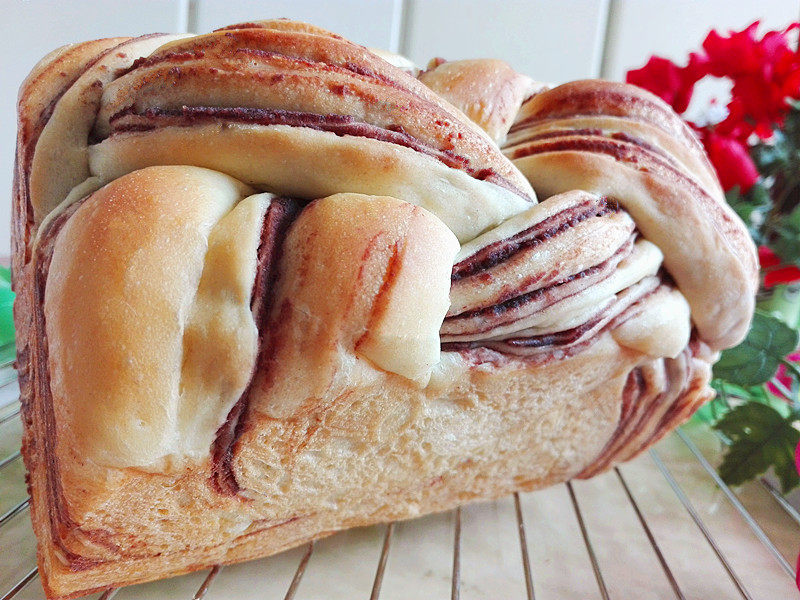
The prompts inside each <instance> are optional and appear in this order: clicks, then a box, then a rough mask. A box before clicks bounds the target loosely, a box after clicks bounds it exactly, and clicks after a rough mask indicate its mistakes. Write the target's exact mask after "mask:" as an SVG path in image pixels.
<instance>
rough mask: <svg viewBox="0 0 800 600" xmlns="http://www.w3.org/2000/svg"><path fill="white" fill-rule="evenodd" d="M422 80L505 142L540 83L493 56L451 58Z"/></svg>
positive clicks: (430, 71)
mask: <svg viewBox="0 0 800 600" xmlns="http://www.w3.org/2000/svg"><path fill="white" fill-rule="evenodd" d="M419 80H420V81H421V82H422V83H424V84H425V85H427V86H428V87H429V88H431V89H432V90H433V91H434V92H436V93H437V94H439V95H440V96H441V97H442V98H444V99H445V100H447V101H448V102H450V103H451V104H452V105H453V106H456V107H457V108H459V109H461V111H462V112H463V113H464V114H465V115H467V116H468V117H469V118H470V119H471V120H472V121H474V122H475V123H477V124H478V125H480V126H481V128H482V129H483V130H484V131H486V133H488V134H489V137H491V138H492V139H493V140H494V141H495V142H497V143H498V144H502V142H503V140H504V139H505V137H506V134H507V133H508V130H509V128H510V127H511V125H512V123H513V122H514V119H515V117H516V116H517V113H519V109H520V106H522V102H523V101H524V100H526V99H528V98H529V97H531V96H532V95H533V93H534V92H535V91H536V90H537V89H538V88H539V86H540V85H541V84H537V83H536V82H534V81H533V80H532V79H531V78H530V77H527V76H526V75H522V74H520V73H517V72H516V71H514V70H513V69H512V68H511V67H510V66H509V65H508V63H506V62H504V61H502V60H494V59H488V58H487V59H474V60H457V61H448V62H443V63H440V64H438V65H436V66H435V67H434V68H431V69H428V70H427V71H424V72H422V73H420V75H419Z"/></svg>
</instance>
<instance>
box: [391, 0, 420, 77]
mask: <svg viewBox="0 0 800 600" xmlns="http://www.w3.org/2000/svg"><path fill="white" fill-rule="evenodd" d="M414 2H415V0H404V1H402V10H401V11H400V30H399V34H400V39H399V40H398V48H397V52H398V53H399V54H402V55H403V56H408V54H409V48H410V47H411V23H413V22H414V20H413V16H414ZM421 66H424V65H421Z"/></svg>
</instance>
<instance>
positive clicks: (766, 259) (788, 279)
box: [758, 246, 800, 373]
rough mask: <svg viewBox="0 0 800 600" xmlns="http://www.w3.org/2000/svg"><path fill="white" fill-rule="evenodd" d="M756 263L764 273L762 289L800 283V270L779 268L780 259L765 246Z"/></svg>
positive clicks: (760, 251) (759, 252) (786, 267)
mask: <svg viewBox="0 0 800 600" xmlns="http://www.w3.org/2000/svg"><path fill="white" fill-rule="evenodd" d="M758 262H759V264H760V265H761V270H762V271H763V272H764V287H767V288H771V287H772V286H775V285H778V284H782V283H785V284H788V283H797V282H798V281H800V269H798V268H797V267H795V266H794V265H785V266H780V264H781V259H780V257H779V256H778V255H777V254H775V253H774V252H773V251H772V250H770V249H769V248H767V247H766V246H759V247H758ZM774 267H778V268H777V269H776V268H774ZM793 356H794V355H793ZM790 360H798V361H800V354H798V355H796V356H795V358H790ZM780 369H783V366H782V365H781V367H780V368H779V369H778V372H779V373H780Z"/></svg>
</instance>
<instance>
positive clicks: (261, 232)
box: [13, 20, 757, 598]
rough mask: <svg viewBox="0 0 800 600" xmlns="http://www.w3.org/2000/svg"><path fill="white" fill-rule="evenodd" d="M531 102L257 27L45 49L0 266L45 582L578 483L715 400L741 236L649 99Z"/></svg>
mask: <svg viewBox="0 0 800 600" xmlns="http://www.w3.org/2000/svg"><path fill="white" fill-rule="evenodd" d="M384 56H385V55H384ZM388 58H389V59H390V60H392V62H396V63H397V64H400V65H401V67H402V66H403V65H404V63H402V61H399V60H393V59H392V57H388ZM547 88H548V86H545V85H542V84H537V83H535V82H533V81H532V80H530V79H528V78H527V77H524V76H521V75H519V74H516V73H514V72H513V71H511V70H510V68H508V66H507V65H505V64H504V63H500V62H498V61H464V62H456V63H440V62H437V63H435V64H434V65H432V68H431V69H429V70H428V71H425V72H423V73H421V74H420V77H419V79H415V78H414V77H413V76H412V75H411V74H410V69H408V68H399V67H395V66H393V65H392V64H390V63H389V62H387V61H386V60H384V59H383V58H379V56H378V55H377V54H375V53H372V52H370V51H369V50H367V49H365V48H363V47H361V46H358V45H355V44H352V43H350V42H348V41H346V40H344V39H342V38H340V37H339V36H336V35H334V34H331V33H329V32H326V31H323V30H320V29H317V28H315V27H312V26H309V25H305V24H301V23H293V22H290V21H281V20H279V21H267V22H259V23H247V24H241V25H236V26H232V27H228V28H225V29H223V30H220V31H217V32H214V33H212V34H208V35H201V36H194V37H185V36H184V37H181V36H172V37H169V36H146V37H143V38H136V39H106V40H99V41H95V42H87V43H84V44H78V45H75V46H70V47H66V48H62V49H60V50H57V51H56V52H54V53H52V54H50V55H49V56H47V57H45V59H43V61H42V62H41V63H40V64H39V65H38V66H37V67H36V68H35V69H34V71H33V73H32V74H31V75H30V77H29V78H28V79H27V80H26V82H25V84H24V85H23V88H22V90H21V92H20V104H19V136H18V154H17V168H16V177H15V199H14V224H13V235H14V257H13V261H14V262H13V267H14V287H15V290H16V291H17V294H18V300H17V304H16V306H15V319H16V325H17V347H18V349H19V358H18V368H19V373H20V384H21V392H22V402H23V415H24V423H25V436H24V445H23V453H24V457H25V463H26V465H27V468H28V470H29V473H30V479H29V481H30V491H31V496H32V516H33V522H34V528H35V531H36V534H37V536H38V539H39V564H40V570H41V573H42V576H43V581H44V584H45V588H46V590H47V593H48V596H49V597H51V598H71V597H75V596H76V595H79V594H82V593H86V592H88V591H90V590H100V589H104V588H107V587H109V586H117V585H122V584H127V583H132V582H137V581H144V580H148V579H154V578H159V577H163V576H167V575H173V574H177V573H182V572H186V571H189V570H194V569H200V568H203V567H205V566H208V565H212V564H217V563H226V562H235V561H240V560H246V559H250V558H255V557H259V556H265V555H268V554H272V553H275V552H279V551H281V550H283V549H286V548H289V547H292V546H296V545H298V544H301V543H303V542H307V541H309V540H313V539H316V538H319V537H321V536H325V535H328V534H330V533H332V532H334V531H336V530H340V529H343V528H347V527H353V526H358V525H365V524H370V523H376V522H381V521H388V520H393V519H404V518H409V517H413V516H416V515H419V514H422V513H427V512H431V511H437V510H444V509H447V508H450V507H453V506H456V505H458V504H462V503H464V502H468V501H472V500H478V499H486V498H493V497H498V496H501V495H504V494H508V493H510V492H512V491H515V490H532V489H536V488H539V487H543V486H546V485H550V484H553V483H556V482H561V481H564V480H567V479H569V478H572V477H587V476H590V475H592V474H594V473H597V472H599V471H602V470H604V469H607V468H608V467H609V466H611V465H613V464H614V463H616V462H618V461H621V460H625V459H628V458H630V457H632V456H634V455H635V454H637V453H638V452H640V451H642V450H643V449H644V448H646V447H648V446H649V445H650V444H652V443H654V442H655V441H656V440H657V439H659V437H660V436H662V435H663V434H664V433H665V432H667V431H669V430H670V428H672V427H674V426H675V425H676V424H677V423H680V422H681V421H683V420H684V419H686V418H687V417H688V416H689V415H690V414H691V413H692V412H693V411H694V410H695V409H696V408H697V407H698V406H699V405H700V404H701V403H702V402H704V401H705V400H707V399H708V398H709V397H710V395H711V392H710V390H709V388H708V386H707V383H708V380H709V376H710V366H711V364H712V363H713V361H714V360H715V358H716V356H717V352H718V351H719V350H721V349H722V348H725V347H729V346H731V345H733V344H736V343H737V342H738V341H739V340H740V339H741V338H742V337H743V336H744V334H745V332H746V330H747V327H748V323H749V320H750V317H751V315H752V310H753V295H754V291H755V287H756V274H757V266H756V258H755V251H754V248H753V245H752V243H751V242H750V239H749V237H748V234H747V232H746V230H745V229H744V227H743V225H742V224H741V222H740V221H739V220H738V219H737V217H736V216H735V215H734V214H733V212H732V211H731V210H730V208H729V207H728V206H727V205H726V204H725V202H724V199H723V196H722V193H721V190H720V187H719V184H718V183H717V181H716V178H715V175H714V173H713V170H712V168H711V167H710V165H709V163H708V161H707V160H706V158H705V156H704V154H703V152H702V149H701V147H700V146H699V145H698V144H697V141H696V140H695V139H694V137H693V135H692V133H691V132H690V131H689V130H687V129H686V127H685V126H684V125H683V124H682V122H681V121H680V119H679V118H678V117H677V116H676V115H674V114H673V113H672V112H670V109H669V108H668V107H666V106H665V105H664V104H663V103H662V102H660V101H659V100H658V99H656V98H655V97H653V96H651V95H650V94H647V93H646V92H643V91H641V90H637V89H635V88H632V87H630V86H625V85H620V84H613V83H608V82H599V81H585V82H576V83H572V84H567V85H563V86H560V87H557V88H553V89H547ZM466 115H469V117H471V118H472V119H474V122H473V121H471V120H470V119H469V118H467V116H466ZM501 146H502V150H501ZM534 190H535V192H534ZM537 195H538V198H539V202H538V203H537V200H536V196H537Z"/></svg>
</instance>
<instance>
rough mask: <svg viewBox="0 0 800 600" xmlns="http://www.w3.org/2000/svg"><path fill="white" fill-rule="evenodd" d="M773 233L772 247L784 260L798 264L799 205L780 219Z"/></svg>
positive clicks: (799, 257)
mask: <svg viewBox="0 0 800 600" xmlns="http://www.w3.org/2000/svg"><path fill="white" fill-rule="evenodd" d="M775 234H776V236H777V237H776V238H775V239H774V240H773V242H772V244H771V246H772V249H773V250H774V251H775V252H776V253H777V254H778V256H780V257H781V258H782V259H783V261H784V262H788V263H794V264H797V265H800V206H796V207H795V208H794V210H792V212H790V213H789V214H788V215H787V216H785V217H783V218H782V219H781V221H780V225H778V226H777V227H775Z"/></svg>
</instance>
